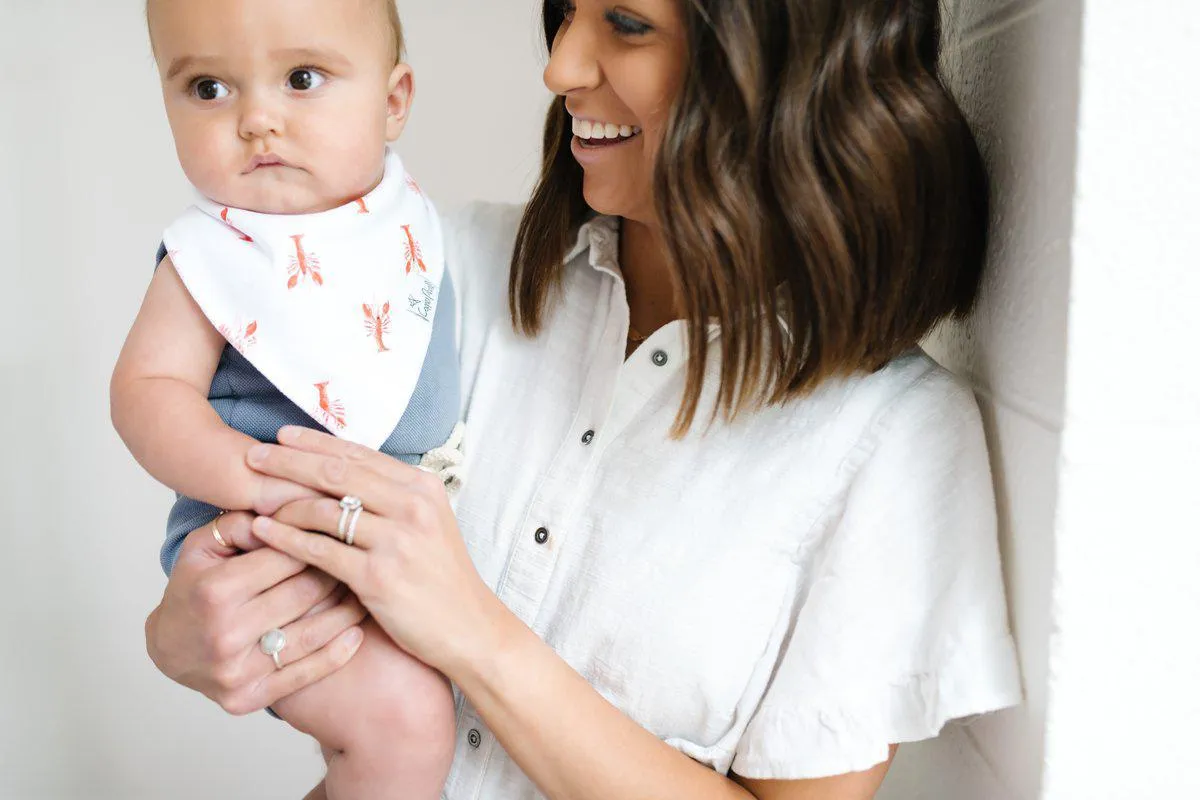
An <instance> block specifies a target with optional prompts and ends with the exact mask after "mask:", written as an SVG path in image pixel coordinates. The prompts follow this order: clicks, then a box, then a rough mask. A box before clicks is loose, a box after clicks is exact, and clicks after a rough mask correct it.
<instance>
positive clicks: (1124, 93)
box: [1045, 0, 1200, 800]
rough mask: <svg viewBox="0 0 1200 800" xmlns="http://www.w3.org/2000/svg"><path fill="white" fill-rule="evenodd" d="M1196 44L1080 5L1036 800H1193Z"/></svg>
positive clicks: (1178, 13) (1181, 25)
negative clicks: (1041, 760)
mask: <svg viewBox="0 0 1200 800" xmlns="http://www.w3.org/2000/svg"><path fill="white" fill-rule="evenodd" d="M1198 38H1200V4H1197V3H1196V2H1194V1H1193V0H1141V2H1138V3H1122V2H1111V0H1107V1H1106V0H1090V2H1088V3H1087V5H1086V10H1085V13H1084V25H1083V41H1084V46H1083V69H1082V74H1083V80H1082V87H1083V91H1082V101H1081V107H1080V108H1081V110H1080V122H1079V169H1078V178H1077V188H1076V204H1075V233H1074V236H1073V240H1072V249H1073V251H1074V269H1073V270H1072V276H1071V296H1070V307H1071V319H1070V326H1069V340H1070V343H1071V346H1070V357H1069V358H1068V370H1067V394H1066V420H1067V426H1066V435H1065V436H1064V437H1063V444H1062V465H1061V471H1060V476H1059V513H1058V536H1057V551H1058V553H1057V570H1056V572H1057V578H1056V586H1055V593H1054V601H1055V603H1054V604H1055V613H1056V630H1057V633H1056V635H1055V637H1054V644H1053V647H1052V650H1051V675H1050V679H1051V689H1050V698H1051V702H1050V709H1049V718H1048V725H1047V733H1046V755H1047V766H1046V783H1045V786H1046V793H1045V796H1046V797H1047V798H1048V799H1049V800H1073V798H1081V797H1086V798H1090V799H1091V800H1110V799H1111V800H1117V799H1118V798H1120V799H1121V800H1124V798H1165V797H1172V798H1174V797H1188V798H1194V797H1200V770H1197V769H1196V767H1195V751H1196V746H1197V743H1198V742H1200V737H1198V736H1197V734H1196V732H1195V731H1196V720H1197V719H1198V718H1200V641H1198V639H1197V636H1196V632H1197V630H1198V629H1200V624H1198V622H1197V617H1198V614H1200V492H1197V489H1196V483H1197V480H1198V479H1200V370H1198V369H1197V367H1198V359H1197V355H1196V349H1197V344H1198V343H1200V314H1198V313H1197V309H1198V307H1200V245H1198V240H1200V221H1198V220H1200V216H1198V215H1200V140H1198V139H1197V134H1196V131H1197V130H1198V129H1200V91H1197V88H1196V80H1197V77H1200V70H1197V68H1196V61H1195V57H1196V41H1197V39H1198Z"/></svg>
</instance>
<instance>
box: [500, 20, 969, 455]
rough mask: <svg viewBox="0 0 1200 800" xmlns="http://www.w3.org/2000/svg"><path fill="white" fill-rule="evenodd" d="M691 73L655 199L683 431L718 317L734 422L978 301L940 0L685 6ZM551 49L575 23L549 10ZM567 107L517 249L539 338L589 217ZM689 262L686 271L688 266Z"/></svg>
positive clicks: (522, 321) (962, 130) (965, 170)
mask: <svg viewBox="0 0 1200 800" xmlns="http://www.w3.org/2000/svg"><path fill="white" fill-rule="evenodd" d="M677 1H678V2H680V3H682V4H683V8H684V18H685V24H686V27H687V42H688V64H687V68H686V78H685V80H684V84H683V88H682V90H681V92H680V94H679V96H678V97H677V98H676V100H675V102H674V105H673V107H672V109H671V113H670V118H669V121H668V123H667V125H666V128H665V132H664V138H663V143H662V146H661V150H660V151H659V155H658V158H657V163H656V165H655V172H654V178H653V180H654V201H655V209H656V214H657V217H658V220H659V224H660V225H661V228H662V238H663V239H664V241H665V242H666V250H667V256H668V261H669V264H670V270H671V279H672V281H673V282H674V285H675V290H676V295H677V296H678V297H679V298H680V299H681V301H682V303H683V307H684V309H685V311H686V323H687V329H688V337H687V342H688V350H689V353H688V355H689V363H688V369H687V379H686V391H685V395H684V399H683V402H682V405H681V408H680V411H679V414H678V416H677V418H676V425H675V434H676V435H678V436H681V435H683V434H684V433H685V432H686V431H687V430H688V429H689V428H690V427H691V426H692V424H693V423H694V421H695V418H696V414H697V409H698V407H699V403H700V399H701V393H702V390H703V387H704V373H705V365H706V364H707V361H708V357H709V348H710V342H709V340H708V337H707V335H706V334H705V331H706V328H707V325H708V322H709V320H710V319H715V320H716V321H717V322H719V324H720V326H721V337H720V339H719V340H718V341H719V348H720V354H719V361H720V385H719V388H718V393H717V397H716V400H717V402H716V405H715V406H714V408H713V417H714V419H715V417H716V415H717V414H718V413H720V414H723V415H724V416H725V417H726V418H727V419H732V418H734V417H736V416H737V415H738V414H739V413H740V412H741V411H743V410H745V409H746V408H747V407H750V406H757V405H762V404H777V403H783V402H786V401H787V400H789V399H791V398H794V397H797V396H799V395H802V394H804V393H805V392H807V391H809V390H811V389H812V388H813V387H814V386H816V385H817V384H818V383H820V382H821V381H823V380H825V379H827V378H830V377H833V376H840V375H849V374H853V373H856V372H860V371H874V370H877V369H879V368H880V367H882V366H883V365H884V364H886V363H887V362H888V361H890V360H891V359H893V358H894V357H896V356H897V355H898V354H900V353H902V352H903V351H904V350H906V349H908V348H910V347H912V346H913V345H915V344H916V343H917V342H918V341H919V340H920V339H922V338H923V337H924V336H925V335H926V334H927V333H928V332H929V331H930V329H931V328H932V327H933V326H934V325H936V324H937V323H938V322H940V321H941V320H942V319H944V318H947V317H951V316H959V317H961V316H965V315H966V314H968V313H969V312H970V310H971V308H972V306H973V304H974V301H975V297H976V295H977V294H978V291H979V285H980V276H981V272H982V267H983V260H984V251H985V246H986V235H987V217H988V189H987V178H986V173H985V172H984V167H983V161H982V158H981V156H980V153H979V148H978V146H977V144H976V142H975V139H974V137H973V136H972V134H971V131H970V129H969V128H968V126H967V123H966V120H965V119H964V117H963V115H962V113H961V111H960V110H959V108H958V106H957V105H956V104H955V102H954V100H953V98H952V97H951V96H950V94H949V92H948V91H947V89H946V88H945V86H944V84H943V83H942V81H941V79H940V76H939V73H938V57H939V49H940V40H941V21H940V19H939V16H938V4H937V2H936V0H677ZM542 19H543V23H544V27H545V35H546V43H547V48H550V47H552V44H553V41H554V38H555V35H556V33H557V32H558V29H559V26H560V25H561V24H562V23H563V15H562V12H561V11H560V10H559V7H558V5H557V4H556V3H555V2H553V0H545V2H544V4H543V8H542ZM571 135H572V134H571V124H570V117H569V116H568V114H567V112H566V107H565V104H564V100H563V98H561V97H560V98H556V99H555V100H554V102H553V103H552V105H551V107H550V112H549V115H548V116H547V119H546V126H545V134H544V152H543V163H542V173H541V178H540V181H539V182H538V185H537V187H536V189H535V190H534V193H533V197H532V200H531V201H530V203H529V205H528V206H527V208H526V210H525V214H524V218H523V219H522V221H521V226H520V229H519V232H518V235H517V239H516V246H515V249H514V252H513V258H512V271H511V277H510V286H509V301H510V309H511V312H512V317H513V324H514V326H515V327H516V329H517V330H518V331H519V332H522V333H524V334H526V335H529V336H533V335H536V334H537V333H538V331H539V330H540V328H541V326H542V322H543V320H544V317H545V309H546V305H547V302H548V299H549V297H550V295H551V291H552V289H554V288H555V286H556V285H558V284H559V282H560V280H561V276H562V271H563V269H564V266H563V263H562V262H563V254H564V253H565V252H566V250H567V248H568V247H569V246H570V244H571V243H572V242H573V241H574V237H575V234H576V231H577V229H578V228H579V226H580V225H581V224H582V223H583V222H584V221H585V220H586V219H587V218H588V216H589V214H590V211H589V209H588V207H587V205H586V203H585V202H584V198H583V172H582V168H581V167H580V166H579V164H578V163H577V162H576V161H575V160H574V158H573V156H572V155H571V151H570V142H571ZM684 265H686V266H684Z"/></svg>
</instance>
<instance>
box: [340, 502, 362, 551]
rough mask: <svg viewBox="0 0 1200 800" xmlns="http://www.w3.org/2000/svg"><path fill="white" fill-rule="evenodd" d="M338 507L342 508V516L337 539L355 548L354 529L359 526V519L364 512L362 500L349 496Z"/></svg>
mask: <svg viewBox="0 0 1200 800" xmlns="http://www.w3.org/2000/svg"><path fill="white" fill-rule="evenodd" d="M338 505H339V506H341V508H342V515H341V517H339V518H338V526H337V538H339V539H341V540H342V541H343V542H345V543H346V544H348V545H351V546H353V544H354V529H355V527H356V526H357V525H358V518H359V516H360V515H361V514H362V510H363V503H362V500H360V499H359V498H357V497H355V496H354V495H350V494H348V495H346V496H345V497H343V498H342V499H341V500H340V501H339V502H338Z"/></svg>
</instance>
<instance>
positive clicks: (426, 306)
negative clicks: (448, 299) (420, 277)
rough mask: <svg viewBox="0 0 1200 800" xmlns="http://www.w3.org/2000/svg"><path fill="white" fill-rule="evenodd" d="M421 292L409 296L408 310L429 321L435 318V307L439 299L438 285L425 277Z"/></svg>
mask: <svg viewBox="0 0 1200 800" xmlns="http://www.w3.org/2000/svg"><path fill="white" fill-rule="evenodd" d="M424 284H425V285H424V286H422V287H421V292H420V294H416V295H414V294H410V295H409V296H408V310H409V311H410V312H412V313H413V314H415V315H417V316H418V317H420V318H421V319H423V320H425V321H426V322H429V320H431V319H433V309H434V305H435V300H436V299H437V286H435V285H434V283H433V281H431V280H429V278H425V279H424Z"/></svg>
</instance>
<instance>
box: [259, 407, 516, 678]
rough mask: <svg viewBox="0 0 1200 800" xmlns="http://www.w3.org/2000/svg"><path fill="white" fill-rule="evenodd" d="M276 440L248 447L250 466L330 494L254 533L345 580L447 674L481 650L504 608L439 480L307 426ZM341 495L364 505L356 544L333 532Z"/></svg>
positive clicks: (384, 623)
mask: <svg viewBox="0 0 1200 800" xmlns="http://www.w3.org/2000/svg"><path fill="white" fill-rule="evenodd" d="M279 441H280V444H281V445H282V446H273V445H260V446H258V447H255V448H253V449H252V450H251V451H250V455H249V458H248V463H249V465H250V466H251V467H252V468H253V469H256V470H258V471H260V472H262V473H263V474H265V475H270V476H273V477H277V478H284V479H286V480H288V481H291V482H294V483H298V484H301V485H303V486H308V487H311V488H313V489H317V490H318V491H321V492H323V493H325V494H327V495H331V496H332V497H327V498H323V499H319V500H311V499H305V500H298V501H296V502H293V503H290V504H288V505H287V506H284V507H283V508H282V509H280V511H279V512H278V513H277V514H275V515H274V517H272V518H266V517H259V518H258V519H256V520H255V521H254V527H253V530H254V533H255V535H257V536H258V537H259V538H261V539H262V540H263V541H264V542H266V543H267V544H268V545H270V546H271V547H272V548H274V549H276V550H278V551H280V552H283V553H287V554H288V555H290V556H293V557H295V558H297V559H299V560H301V561H304V562H306V563H308V564H311V565H312V566H314V567H316V568H318V569H320V570H322V571H324V572H327V573H328V574H330V575H332V576H334V577H335V578H337V579H338V580H340V581H342V582H343V583H345V584H346V585H347V586H349V587H350V589H351V591H353V592H354V593H355V594H356V595H357V596H358V598H359V600H360V601H361V602H362V604H363V605H364V606H366V608H367V610H368V611H370V613H371V616H372V617H373V618H374V619H375V620H376V621H377V622H378V623H379V624H380V626H381V627H382V628H383V629H384V630H386V631H387V632H388V634H389V635H390V636H391V637H392V638H393V639H394V640H395V641H396V643H397V644H398V645H399V646H400V647H402V648H403V649H405V650H407V651H408V652H409V653H411V654H412V655H414V656H415V657H417V658H419V659H420V660H422V661H424V662H425V663H426V664H429V665H430V666H432V667H434V668H436V669H439V670H441V671H442V672H443V673H445V674H447V675H450V676H451V677H453V675H454V673H455V669H456V667H457V666H459V665H460V664H462V663H463V662H464V661H466V660H470V659H473V658H474V657H475V655H476V654H478V653H483V652H487V650H486V648H487V647H489V646H490V644H491V643H490V642H488V641H487V637H488V633H489V631H490V630H491V628H490V625H489V623H490V621H491V620H494V619H495V618H496V616H495V615H497V614H500V613H506V611H507V610H506V609H504V607H503V605H502V604H501V603H500V601H499V600H498V599H497V598H496V596H495V595H494V594H493V593H492V592H491V590H490V589H488V587H487V586H486V585H485V584H484V583H483V581H482V580H481V579H480V577H479V574H478V572H476V570H475V566H474V565H473V564H472V563H471V559H470V556H469V555H468V553H467V549H466V545H465V544H464V542H463V539H462V535H461V533H460V532H459V530H458V524H457V522H456V521H455V519H454V512H453V511H452V509H451V508H450V503H449V501H448V499H447V497H446V491H445V488H444V487H443V485H442V482H441V480H440V479H439V478H438V477H437V476H436V475H431V474H429V473H426V472H423V471H421V470H418V469H416V468H414V467H410V466H408V465H406V464H402V463H400V462H398V461H396V460H395V459H393V458H390V457H388V456H386V455H383V454H381V453H378V452H376V451H374V450H369V449H367V448H365V447H360V446H358V445H355V444H352V443H349V442H345V441H341V440H339V439H336V438H334V437H332V436H329V435H326V434H322V433H318V432H316V431H312V430H307V429H302V428H284V429H282V430H281V431H280V432H279ZM345 495H353V496H355V497H358V498H359V499H361V500H362V503H363V511H362V514H361V516H360V517H359V519H358V523H357V525H356V527H355V536H354V544H353V546H350V545H346V544H344V543H343V542H341V541H339V540H338V539H337V538H335V537H336V536H337V531H338V522H339V518H340V516H341V513H342V512H341V508H340V507H339V503H338V500H335V499H333V497H337V498H341V497H343V496H345ZM310 531H311V532H310ZM316 534H327V535H324V536H322V535H316Z"/></svg>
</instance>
